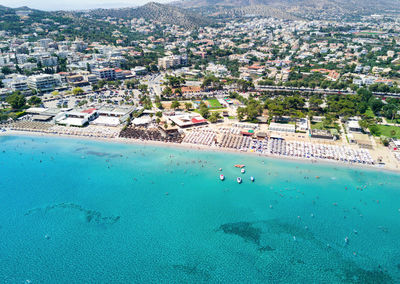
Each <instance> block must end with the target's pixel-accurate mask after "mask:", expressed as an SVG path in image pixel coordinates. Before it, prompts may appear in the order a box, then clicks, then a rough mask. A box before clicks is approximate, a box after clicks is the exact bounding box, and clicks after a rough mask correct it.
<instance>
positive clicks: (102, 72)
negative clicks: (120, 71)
mask: <svg viewBox="0 0 400 284" xmlns="http://www.w3.org/2000/svg"><path fill="white" fill-rule="evenodd" d="M93 74H94V75H96V76H97V77H98V78H99V79H101V80H115V78H116V77H115V69H113V68H103V69H95V70H93Z"/></svg>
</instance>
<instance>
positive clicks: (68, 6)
mask: <svg viewBox="0 0 400 284" xmlns="http://www.w3.org/2000/svg"><path fill="white" fill-rule="evenodd" d="M153 1H154V0H116V1H113V0H86V1H82V0H64V1H49V0H0V5H3V6H7V7H11V8H17V7H21V6H28V7H30V8H33V9H39V10H45V11H54V10H84V9H95V8H123V7H135V6H139V5H143V4H146V3H148V2H153ZM155 2H160V3H166V2H170V1H169V0H157V1H155Z"/></svg>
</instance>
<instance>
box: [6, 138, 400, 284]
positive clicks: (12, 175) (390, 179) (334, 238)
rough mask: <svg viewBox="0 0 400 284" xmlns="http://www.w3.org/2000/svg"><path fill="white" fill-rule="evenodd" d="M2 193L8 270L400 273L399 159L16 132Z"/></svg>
mask: <svg viewBox="0 0 400 284" xmlns="http://www.w3.org/2000/svg"><path fill="white" fill-rule="evenodd" d="M238 163H240V164H245V165H246V173H245V174H241V173H240V170H239V169H237V168H234V167H233V165H234V164H238ZM219 168H223V171H222V173H223V174H224V175H225V176H226V180H225V181H224V182H221V181H220V180H219V175H220V172H219V171H218V169H219ZM238 176H241V177H242V178H243V183H242V184H240V185H239V184H237V182H236V177H238ZM250 176H254V177H255V178H256V181H255V182H254V183H252V182H251V181H250ZM316 176H319V178H316ZM0 203H1V210H0V282H1V283H24V281H26V280H29V281H31V283H132V282H135V283H155V282H157V283H182V282H184V283H193V282H219V283H221V282H223V283H238V282H241V283H242V282H246V283H266V282H274V283H310V282H314V283H315V282H317V283H338V282H343V283H349V282H353V283H399V282H400V239H399V237H398V236H399V235H400V175H397V174H393V173H388V172H380V171H373V170H360V169H350V168H345V167H339V166H335V165H333V166H332V165H320V164H308V163H307V164H306V163H299V162H292V161H281V160H272V159H267V158H262V157H254V156H249V155H239V154H226V153H214V152H201V151H193V150H182V149H174V148H164V147H150V146H140V145H123V144H117V143H105V142H94V141H86V140H75V139H65V138H42V137H24V136H13V137H11V136H10V137H0ZM346 237H348V242H347V243H346V242H345V238H346Z"/></svg>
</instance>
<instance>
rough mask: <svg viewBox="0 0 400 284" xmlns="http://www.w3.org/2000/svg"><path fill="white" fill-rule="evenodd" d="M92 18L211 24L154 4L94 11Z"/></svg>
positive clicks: (179, 23) (162, 5) (199, 24)
mask: <svg viewBox="0 0 400 284" xmlns="http://www.w3.org/2000/svg"><path fill="white" fill-rule="evenodd" d="M90 14H91V15H93V16H110V17H117V18H144V19H146V20H149V21H159V22H161V23H164V24H176V25H179V26H183V27H187V28H193V27H199V26H205V25H209V24H212V21H211V20H210V19H209V18H207V17H203V16H201V15H198V14H195V13H193V12H191V11H189V10H186V9H183V8H180V7H178V6H172V5H165V4H160V3H155V2H150V3H147V4H146V5H143V6H140V7H137V8H121V9H96V10H92V11H91V12H90Z"/></svg>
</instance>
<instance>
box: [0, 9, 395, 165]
mask: <svg viewBox="0 0 400 284" xmlns="http://www.w3.org/2000/svg"><path fill="white" fill-rule="evenodd" d="M152 5H155V4H152ZM0 10H1V11H2V13H1V16H0V97H1V102H0V103H1V105H0V120H1V125H0V128H1V131H3V132H7V131H29V132H37V133H43V134H48V135H50V134H61V135H77V136H87V137H98V138H107V139H110V138H113V139H124V140H135V141H136V140H141V141H162V142H172V143H181V144H190V145H194V146H196V147H204V148H206V147H207V148H228V149H233V150H239V151H245V152H254V153H257V154H260V155H263V154H264V155H280V156H287V157H295V158H305V159H325V160H334V161H340V162H346V163H359V164H370V165H375V166H382V167H387V168H392V169H395V168H397V167H398V166H399V165H400V150H398V149H399V147H400V126H399V124H400V25H399V24H400V17H399V16H396V15H385V16H383V15H380V14H372V15H367V16H362V17H360V19H357V20H354V21H352V20H351V19H347V20H341V19H338V20H337V21H335V20H324V19H312V20H305V19H297V18H294V19H283V18H279V17H261V16H253V17H237V18H235V17H231V18H225V19H223V20H220V21H219V22H218V23H214V22H212V23H209V24H208V23H207V24H206V25H196V24H193V23H192V22H190V23H188V21H187V20H186V21H185V22H184V23H185V24H183V25H178V24H177V25H175V24H172V23H165V21H156V20H149V19H148V18H146V17H133V16H132V17H131V16H130V15H129V14H123V16H119V15H113V14H107V13H101V10H100V11H97V12H93V13H88V12H80V13H79V14H78V16H77V15H74V16H72V15H70V14H68V13H66V12H63V13H61V12H60V13H44V12H40V11H37V10H32V9H29V8H20V9H9V8H5V7H1V8H0ZM185 19H186V18H185Z"/></svg>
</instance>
